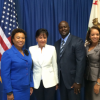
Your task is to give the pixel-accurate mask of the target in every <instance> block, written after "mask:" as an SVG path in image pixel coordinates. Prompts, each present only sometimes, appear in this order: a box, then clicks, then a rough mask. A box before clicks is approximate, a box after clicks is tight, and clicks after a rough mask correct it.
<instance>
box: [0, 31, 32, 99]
mask: <svg viewBox="0 0 100 100" xmlns="http://www.w3.org/2000/svg"><path fill="white" fill-rule="evenodd" d="M25 39H26V32H25V31H24V30H22V29H15V30H13V31H12V34H11V42H12V44H13V45H12V47H11V48H10V49H9V50H7V51H5V52H4V53H3V56H2V59H1V77H2V83H3V90H4V92H3V100H30V95H31V94H32V93H33V77H32V76H33V75H32V59H31V55H30V52H29V51H28V50H26V49H24V48H23V46H24V44H25Z"/></svg>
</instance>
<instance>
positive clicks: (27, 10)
mask: <svg viewBox="0 0 100 100" xmlns="http://www.w3.org/2000/svg"><path fill="white" fill-rule="evenodd" d="M3 1H4V0H0V19H1V15H2V7H3ZM92 2H93V0H15V3H16V10H17V14H18V23H19V28H22V29H24V30H25V31H26V32H27V39H26V44H25V47H26V48H27V49H28V48H29V46H32V45H35V44H37V43H36V40H35V32H36V30H37V29H39V28H45V29H47V30H48V32H49V36H48V41H47V44H50V45H54V43H55V42H56V41H57V40H58V39H59V38H60V34H59V31H58V24H59V23H60V21H62V20H65V21H67V22H68V23H69V26H70V33H71V34H73V35H75V36H78V37H80V38H82V39H83V41H84V40H85V37H86V33H87V29H88V21H89V16H90V11H91V6H92ZM0 90H1V88H0ZM83 91H84V88H83V89H82V95H81V96H82V97H81V100H84V92H83ZM0 97H1V96H0ZM0 100H1V99H0ZM31 100H35V96H34V94H33V95H32V96H31ZM55 100H60V94H59V90H58V91H57V92H56V96H55Z"/></svg>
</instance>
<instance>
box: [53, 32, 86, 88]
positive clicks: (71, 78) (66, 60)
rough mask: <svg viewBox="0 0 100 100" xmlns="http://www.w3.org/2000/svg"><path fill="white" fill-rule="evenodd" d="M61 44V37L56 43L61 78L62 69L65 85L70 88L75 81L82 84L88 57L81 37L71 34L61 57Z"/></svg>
mask: <svg viewBox="0 0 100 100" xmlns="http://www.w3.org/2000/svg"><path fill="white" fill-rule="evenodd" d="M60 44H61V39H60V40H58V41H57V42H56V43H55V47H56V51H57V63H58V75H59V80H60V70H61V73H62V77H63V80H64V83H65V86H66V88H68V89H70V88H71V86H72V85H73V83H74V82H76V83H80V84H82V82H83V74H84V69H85V58H86V52H85V47H84V43H83V40H82V39H81V38H78V37H76V36H73V35H72V34H70V35H69V37H68V40H67V41H66V44H65V46H64V50H63V54H62V57H61V58H60Z"/></svg>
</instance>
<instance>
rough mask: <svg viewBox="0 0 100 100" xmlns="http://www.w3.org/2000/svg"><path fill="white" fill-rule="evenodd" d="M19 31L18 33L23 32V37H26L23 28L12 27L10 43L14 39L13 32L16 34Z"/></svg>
mask: <svg viewBox="0 0 100 100" xmlns="http://www.w3.org/2000/svg"><path fill="white" fill-rule="evenodd" d="M19 32H20V33H24V35H25V39H26V37H27V35H26V32H25V31H24V30H23V29H20V28H16V29H14V30H13V31H12V33H11V43H12V44H14V43H13V39H14V36H15V34H16V33H19Z"/></svg>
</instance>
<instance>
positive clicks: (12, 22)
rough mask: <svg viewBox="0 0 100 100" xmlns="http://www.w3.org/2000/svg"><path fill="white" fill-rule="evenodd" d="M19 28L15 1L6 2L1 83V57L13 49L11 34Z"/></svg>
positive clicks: (0, 50)
mask: <svg viewBox="0 0 100 100" xmlns="http://www.w3.org/2000/svg"><path fill="white" fill-rule="evenodd" d="M15 28H18V21H17V14H16V10H15V2H14V0H4V6H3V12H2V18H1V22H0V82H2V80H1V57H2V54H3V53H4V52H5V51H6V50H8V49H9V48H10V47H11V32H12V30H13V29H15Z"/></svg>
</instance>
